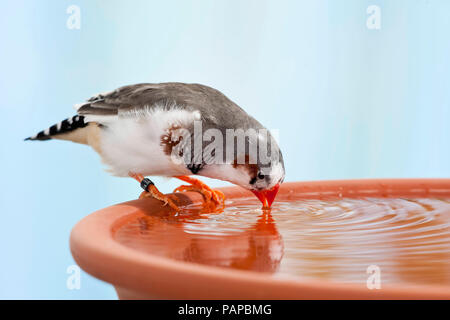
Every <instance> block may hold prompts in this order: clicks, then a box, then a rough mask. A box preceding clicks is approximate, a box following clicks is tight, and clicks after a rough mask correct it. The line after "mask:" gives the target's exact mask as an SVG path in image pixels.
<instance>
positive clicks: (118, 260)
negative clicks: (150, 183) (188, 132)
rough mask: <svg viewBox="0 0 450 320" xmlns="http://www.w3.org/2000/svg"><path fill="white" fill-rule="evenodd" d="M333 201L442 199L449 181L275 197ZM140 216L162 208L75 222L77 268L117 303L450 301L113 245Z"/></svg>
mask: <svg viewBox="0 0 450 320" xmlns="http://www.w3.org/2000/svg"><path fill="white" fill-rule="evenodd" d="M221 190H222V191H223V192H224V193H225V194H226V196H227V199H239V198H247V197H253V195H252V194H251V193H250V192H247V191H245V190H243V189H241V188H238V187H229V188H222V189H221ZM175 196H176V197H178V198H179V201H180V202H181V203H182V204H184V205H187V204H192V203H197V202H200V201H201V197H200V196H199V195H198V194H197V193H176V194H175ZM333 196H334V197H336V196H342V197H350V198H352V197H408V196H411V197H450V179H391V180H388V179H383V180H348V181H319V182H290V183H284V184H283V185H282V187H281V189H280V192H279V196H278V197H280V198H283V199H287V200H289V199H294V198H296V199H298V197H301V198H308V199H315V198H317V199H322V198H326V197H333ZM255 201H257V200H256V199H255ZM142 214H146V215H150V216H153V217H160V216H164V215H165V214H167V208H166V207H163V206H162V205H161V203H160V202H159V201H157V200H153V199H143V200H134V201H130V202H125V203H121V204H117V205H114V206H111V207H108V208H105V209H102V210H99V211H97V212H94V213H92V214H90V215H89V216H87V217H85V218H84V219H82V220H81V221H80V222H79V223H78V224H77V225H76V226H75V227H74V228H73V230H72V234H71V237H70V246H71V251H72V255H73V257H74V259H75V261H76V262H77V263H78V265H79V266H80V267H81V268H82V269H83V270H85V271H86V272H87V273H89V274H91V275H92V276H94V277H96V278H98V279H101V280H103V281H106V282H108V283H111V284H112V285H113V286H114V287H115V289H116V291H117V294H118V296H119V298H120V299H450V287H449V286H428V285H385V286H383V288H382V289H381V290H369V289H367V288H366V287H365V286H362V285H360V284H348V283H339V282H333V281H325V280H311V279H302V278H300V277H293V276H292V277H274V276H273V275H270V274H267V273H264V272H256V271H246V270H237V269H231V268H222V267H214V266H208V265H202V264H199V263H193V262H185V261H178V260H173V259H170V258H165V257H162V256H157V255H153V254H151V253H146V252H142V251H139V250H136V249H133V248H130V247H128V246H125V245H123V244H121V243H119V242H118V241H117V240H116V239H115V237H114V235H115V233H116V231H117V230H118V229H119V228H120V227H121V226H123V225H124V224H126V223H127V222H129V221H131V219H133V218H135V217H136V215H142ZM274 218H275V219H276V217H274ZM168 232H169V231H168ZM168 241H169V242H170V240H168ZM174 241H175V240H174ZM168 245H170V243H168ZM172 245H176V243H174V244H172Z"/></svg>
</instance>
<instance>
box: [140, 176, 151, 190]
mask: <svg viewBox="0 0 450 320" xmlns="http://www.w3.org/2000/svg"><path fill="white" fill-rule="evenodd" d="M152 185H154V183H153V182H152V180H150V179H149V178H144V179H142V181H141V187H142V189H144V190H145V191H147V192H148V187H150V186H152Z"/></svg>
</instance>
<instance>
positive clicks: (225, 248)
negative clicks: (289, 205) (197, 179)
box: [116, 208, 283, 273]
mask: <svg viewBox="0 0 450 320" xmlns="http://www.w3.org/2000/svg"><path fill="white" fill-rule="evenodd" d="M222 213H223V212H222ZM220 214H221V213H220V212H219V213H215V214H210V215H204V214H203V213H202V212H201V209H200V208H191V209H190V210H189V213H185V214H183V215H181V216H176V217H173V216H172V217H159V216H157V217H155V216H149V215H141V216H139V217H136V220H134V221H132V222H130V223H129V224H127V225H126V227H125V228H120V229H119V230H118V231H117V232H116V239H117V240H118V241H119V242H121V243H123V244H125V245H128V246H131V247H133V248H136V249H139V250H141V251H145V252H148V253H151V254H156V255H161V256H165V257H170V258H172V259H177V260H183V261H188V262H194V263H200V264H205V265H211V266H219V267H229V268H235V269H241V270H253V271H258V272H269V273H273V272H276V271H277V269H278V267H279V265H280V262H281V259H282V257H283V241H282V237H281V235H280V233H279V232H278V230H277V227H276V225H275V221H274V219H273V217H272V215H271V213H270V210H265V211H264V212H262V213H261V214H260V215H259V216H257V217H256V222H255V223H253V224H250V225H249V226H248V227H246V228H242V226H239V227H238V226H236V227H235V229H228V230H224V229H220V228H216V227H215V226H214V223H212V224H209V225H208V226H207V227H205V226H206V225H205V224H203V222H204V221H205V219H206V220H208V219H210V220H214V219H215V218H216V217H218V215H220ZM253 218H255V216H253ZM210 222H211V221H210ZM217 223H220V222H219V221H217Z"/></svg>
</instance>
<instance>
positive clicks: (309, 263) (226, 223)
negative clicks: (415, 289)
mask: <svg viewBox="0 0 450 320" xmlns="http://www.w3.org/2000/svg"><path fill="white" fill-rule="evenodd" d="M115 239H116V240H117V241H119V242H120V243H122V244H123V245H125V246H128V247H131V248H134V249H136V250H139V251H142V252H145V253H148V254H152V255H158V256H163V257H168V258H171V259H176V260H182V261H188V262H192V263H199V264H204V265H210V266H218V267H224V268H234V269H241V270H251V271H257V272H264V273H267V274H271V275H272V276H275V277H276V276H285V275H288V276H295V277H302V278H315V279H317V278H319V279H322V280H323V279H326V280H332V281H341V282H359V283H366V280H367V278H368V277H369V274H368V273H367V272H368V268H369V267H370V266H375V267H371V268H372V269H371V268H369V270H374V269H373V268H377V269H378V268H379V269H378V270H380V272H381V273H380V276H381V281H382V283H384V284H386V283H395V284H399V283H408V284H432V285H450V199H429V198H427V199H392V198H361V199H350V198H348V199H347V198H343V199H330V200H312V199H303V200H301V199H300V200H295V201H292V200H291V201H283V200H280V201H277V202H276V203H275V204H274V206H273V208H272V210H271V212H270V213H269V212H263V211H261V209H260V208H259V205H258V204H257V203H256V202H255V200H254V199H240V200H233V201H228V202H227V207H226V208H225V209H224V210H223V212H219V213H201V210H200V208H199V207H196V206H192V207H190V208H189V210H188V212H187V213H185V214H183V215H179V216H176V217H155V216H150V215H144V214H142V215H136V216H135V217H134V218H133V219H132V220H131V221H129V222H128V223H126V224H124V225H122V226H121V227H120V228H119V229H118V230H117V231H116V233H115Z"/></svg>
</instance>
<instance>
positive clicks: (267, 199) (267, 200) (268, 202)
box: [252, 183, 280, 208]
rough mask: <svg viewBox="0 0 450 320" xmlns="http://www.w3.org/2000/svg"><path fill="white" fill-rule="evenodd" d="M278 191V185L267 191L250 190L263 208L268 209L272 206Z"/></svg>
mask: <svg viewBox="0 0 450 320" xmlns="http://www.w3.org/2000/svg"><path fill="white" fill-rule="evenodd" d="M278 189H280V184H279V183H277V184H276V185H275V186H274V187H273V188H272V189H269V190H261V191H259V190H252V192H253V193H254V194H255V196H256V197H257V198H258V199H259V201H261V203H262V205H263V208H270V207H271V206H272V202H273V200H275V197H276V196H277V193H278Z"/></svg>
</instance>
